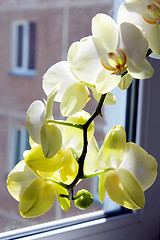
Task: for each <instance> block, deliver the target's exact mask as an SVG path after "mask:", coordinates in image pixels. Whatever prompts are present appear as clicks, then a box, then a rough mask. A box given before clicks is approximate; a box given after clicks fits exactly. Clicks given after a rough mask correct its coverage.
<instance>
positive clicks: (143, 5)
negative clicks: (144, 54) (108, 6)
mask: <svg viewBox="0 0 160 240" xmlns="http://www.w3.org/2000/svg"><path fill="white" fill-rule="evenodd" d="M117 21H118V23H123V22H131V23H134V24H136V25H137V26H139V27H140V29H141V30H142V32H143V33H144V35H145V37H146V39H147V41H148V43H149V48H151V50H152V51H153V52H154V53H155V54H156V55H159V54H160V1H159V0H127V1H126V3H123V4H122V5H121V6H120V8H119V11H118V17H117Z"/></svg>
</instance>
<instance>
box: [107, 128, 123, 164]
mask: <svg viewBox="0 0 160 240" xmlns="http://www.w3.org/2000/svg"><path fill="white" fill-rule="evenodd" d="M125 144H126V132H125V129H124V128H123V127H122V126H115V127H113V128H112V129H111V130H110V131H109V132H108V134H107V135H106V137H105V139H104V143H103V157H104V161H105V163H106V166H107V167H115V168H117V167H119V165H120V163H121V161H122V159H123V156H124V150H125Z"/></svg>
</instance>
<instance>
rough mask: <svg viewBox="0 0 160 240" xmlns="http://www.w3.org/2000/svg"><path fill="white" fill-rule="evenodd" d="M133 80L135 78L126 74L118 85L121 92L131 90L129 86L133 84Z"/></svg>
mask: <svg viewBox="0 0 160 240" xmlns="http://www.w3.org/2000/svg"><path fill="white" fill-rule="evenodd" d="M132 79H133V77H132V76H131V75H130V74H129V73H127V74H125V75H124V76H123V77H121V81H120V83H119V84H118V86H119V88H120V89H121V90H125V89H127V88H129V86H130V85H131V83H132Z"/></svg>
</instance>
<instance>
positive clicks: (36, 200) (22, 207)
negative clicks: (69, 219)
mask: <svg viewBox="0 0 160 240" xmlns="http://www.w3.org/2000/svg"><path fill="white" fill-rule="evenodd" d="M47 177H49V178H51V179H53V180H56V181H59V180H60V177H59V173H58V172H56V173H55V172H49V173H48V172H47V173H43V172H37V171H34V170H32V169H31V168H30V167H28V166H27V165H26V163H25V161H24V160H22V161H20V162H19V163H18V164H17V165H16V166H15V167H14V168H13V170H12V171H11V172H10V173H9V175H8V178H7V188H8V191H9V193H10V194H11V195H12V197H13V198H15V199H16V200H17V201H19V212H20V214H21V215H22V216H23V217H28V218H31V217H38V216H40V215H42V214H44V213H46V212H47V211H48V210H49V209H50V208H51V207H52V205H53V203H54V201H55V196H56V197H57V199H58V201H59V204H60V206H61V208H62V209H63V210H64V211H68V209H69V207H70V202H69V200H68V199H67V198H61V197H60V194H67V193H68V192H67V190H66V189H64V188H63V187H61V186H60V185H58V184H57V183H54V182H52V181H46V179H47Z"/></svg>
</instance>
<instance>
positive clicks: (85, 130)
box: [67, 94, 106, 190]
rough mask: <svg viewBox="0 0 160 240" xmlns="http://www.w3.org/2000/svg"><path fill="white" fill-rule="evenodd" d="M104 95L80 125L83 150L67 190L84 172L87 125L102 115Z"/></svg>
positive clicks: (71, 187)
mask: <svg viewBox="0 0 160 240" xmlns="http://www.w3.org/2000/svg"><path fill="white" fill-rule="evenodd" d="M105 97H106V94H102V95H101V98H100V100H99V102H98V105H97V108H96V110H95V111H94V113H93V114H92V115H91V117H90V118H89V119H88V121H87V122H86V123H85V124H83V125H81V126H82V128H83V150H82V154H81V156H80V157H79V160H78V164H79V169H78V174H77V176H76V178H75V179H74V180H73V182H72V183H71V184H69V185H67V187H68V190H71V189H73V188H74V186H75V185H76V184H77V182H78V181H79V180H80V179H81V178H82V177H83V176H84V172H83V169H84V161H85V157H86V154H87V146H88V139H87V130H88V127H89V125H90V124H91V122H92V121H93V120H94V119H95V118H96V117H97V116H98V115H100V116H102V113H101V109H102V105H103V102H104V100H105Z"/></svg>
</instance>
